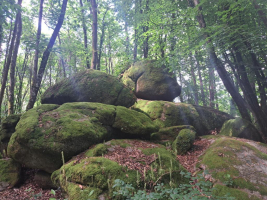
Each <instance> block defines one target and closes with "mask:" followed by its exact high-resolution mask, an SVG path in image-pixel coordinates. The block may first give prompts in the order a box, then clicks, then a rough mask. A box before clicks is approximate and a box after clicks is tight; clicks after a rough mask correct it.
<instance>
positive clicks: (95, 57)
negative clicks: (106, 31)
mask: <svg viewBox="0 0 267 200" xmlns="http://www.w3.org/2000/svg"><path fill="white" fill-rule="evenodd" d="M91 7H92V15H93V23H92V60H91V69H97V61H98V53H97V4H96V0H91ZM98 70H100V69H98Z"/></svg>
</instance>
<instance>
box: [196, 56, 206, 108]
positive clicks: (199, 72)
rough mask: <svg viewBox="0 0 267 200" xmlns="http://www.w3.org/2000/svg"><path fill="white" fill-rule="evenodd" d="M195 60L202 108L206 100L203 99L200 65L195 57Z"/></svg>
mask: <svg viewBox="0 0 267 200" xmlns="http://www.w3.org/2000/svg"><path fill="white" fill-rule="evenodd" d="M195 59H196V62H197V72H198V79H199V84H200V92H201V100H202V103H203V106H207V103H206V99H205V92H204V86H203V80H202V75H201V71H200V63H199V61H198V58H197V56H196V57H195Z"/></svg>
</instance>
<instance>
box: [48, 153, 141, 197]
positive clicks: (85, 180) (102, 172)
mask: <svg viewBox="0 0 267 200" xmlns="http://www.w3.org/2000/svg"><path fill="white" fill-rule="evenodd" d="M63 170H64V172H63ZM51 178H52V181H53V182H54V184H56V185H58V186H60V187H61V188H62V189H63V190H64V191H66V192H67V194H68V196H69V198H70V199H81V200H82V199H88V194H89V193H90V192H91V191H92V190H94V193H93V196H92V197H90V198H92V199H96V198H97V197H98V196H99V195H100V194H105V195H106V196H108V195H109V194H111V192H112V185H113V183H114V180H115V179H121V180H123V181H125V182H127V183H131V184H133V185H134V186H136V172H135V171H133V170H128V169H127V168H125V167H122V166H120V165H118V164H117V163H116V162H114V161H111V160H109V159H106V158H102V157H89V158H84V159H82V160H81V161H80V162H79V163H74V161H72V162H70V163H68V164H66V165H64V166H62V167H61V169H59V170H57V171H55V172H54V173H53V174H52V177H51ZM81 186H82V188H81Z"/></svg>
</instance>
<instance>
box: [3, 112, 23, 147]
mask: <svg viewBox="0 0 267 200" xmlns="http://www.w3.org/2000/svg"><path fill="white" fill-rule="evenodd" d="M20 117H21V115H9V116H8V117H6V118H5V119H3V121H2V123H1V129H0V152H2V151H3V150H5V149H6V148H7V144H8V142H9V139H10V137H11V135H12V134H13V133H14V132H15V127H16V125H17V123H18V121H19V119H20Z"/></svg>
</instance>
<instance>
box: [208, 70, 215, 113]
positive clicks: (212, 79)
mask: <svg viewBox="0 0 267 200" xmlns="http://www.w3.org/2000/svg"><path fill="white" fill-rule="evenodd" d="M209 94H210V103H209V106H210V107H211V108H215V76H214V66H209Z"/></svg>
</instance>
